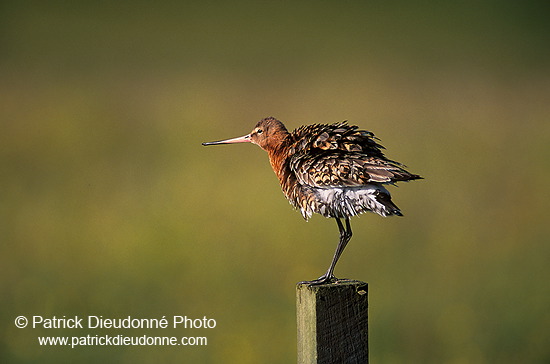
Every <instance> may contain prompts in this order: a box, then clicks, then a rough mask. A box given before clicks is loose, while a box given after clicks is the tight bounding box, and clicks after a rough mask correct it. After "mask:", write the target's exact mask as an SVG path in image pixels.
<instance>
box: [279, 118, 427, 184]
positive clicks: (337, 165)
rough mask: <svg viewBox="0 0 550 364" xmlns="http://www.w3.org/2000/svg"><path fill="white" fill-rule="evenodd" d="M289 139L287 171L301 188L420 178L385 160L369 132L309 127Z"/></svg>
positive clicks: (343, 127)
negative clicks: (290, 140)
mask: <svg viewBox="0 0 550 364" xmlns="http://www.w3.org/2000/svg"><path fill="white" fill-rule="evenodd" d="M293 135H294V137H295V139H294V140H296V143H295V145H294V146H293V148H292V150H291V155H292V157H291V160H290V169H291V170H292V171H293V172H294V174H295V175H296V178H297V179H298V181H299V182H300V183H302V184H307V185H310V186H314V187H344V186H362V185H366V184H369V183H393V182H397V181H408V180H411V179H417V178H420V177H419V176H417V175H413V174H411V173H409V172H407V171H406V170H405V169H404V168H403V167H402V166H401V165H400V164H399V163H397V162H394V161H391V160H389V159H387V158H386V157H385V156H384V154H383V152H382V149H383V147H382V146H381V145H380V144H378V143H377V142H376V141H375V137H374V135H373V134H372V133H371V132H368V131H365V130H357V127H356V126H349V125H347V124H346V123H345V122H343V123H337V124H331V125H309V126H306V127H302V128H300V129H297V130H296V131H294V132H293Z"/></svg>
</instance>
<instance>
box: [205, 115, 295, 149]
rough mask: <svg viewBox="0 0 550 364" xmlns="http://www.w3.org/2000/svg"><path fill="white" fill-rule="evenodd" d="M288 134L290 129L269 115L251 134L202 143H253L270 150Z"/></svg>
mask: <svg viewBox="0 0 550 364" xmlns="http://www.w3.org/2000/svg"><path fill="white" fill-rule="evenodd" d="M287 135H288V131H287V130H286V127H285V126H284V124H283V123H281V122H280V121H279V120H277V119H275V118H274V117H268V118H265V119H262V120H260V121H259V122H258V124H256V126H255V127H254V129H253V130H252V131H251V132H250V134H247V135H243V136H241V137H237V138H232V139H225V140H219V141H216V142H207V143H202V145H218V144H233V143H253V144H256V145H258V146H259V147H260V148H262V149H263V150H266V151H269V150H273V149H276V148H277V146H278V145H280V143H281V142H282V141H283V140H284V139H285V138H286V136H287Z"/></svg>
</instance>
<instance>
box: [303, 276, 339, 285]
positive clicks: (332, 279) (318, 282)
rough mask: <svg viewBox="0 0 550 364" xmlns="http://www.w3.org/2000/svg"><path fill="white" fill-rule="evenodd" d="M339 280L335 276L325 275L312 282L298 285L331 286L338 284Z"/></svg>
mask: <svg viewBox="0 0 550 364" xmlns="http://www.w3.org/2000/svg"><path fill="white" fill-rule="evenodd" d="M338 281H339V279H338V278H336V277H335V276H333V275H327V274H323V275H322V276H320V277H319V278H317V279H314V280H312V281H302V282H298V284H307V285H310V286H318V285H321V284H331V283H336V282H338Z"/></svg>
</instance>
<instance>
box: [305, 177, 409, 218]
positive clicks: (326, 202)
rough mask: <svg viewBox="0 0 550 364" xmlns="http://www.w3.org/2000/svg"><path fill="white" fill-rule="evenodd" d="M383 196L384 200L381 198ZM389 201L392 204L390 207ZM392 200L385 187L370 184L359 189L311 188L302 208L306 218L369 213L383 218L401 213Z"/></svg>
mask: <svg viewBox="0 0 550 364" xmlns="http://www.w3.org/2000/svg"><path fill="white" fill-rule="evenodd" d="M382 195H385V196H383V197H384V198H380V197H381V196H382ZM387 201H390V202H389V203H390V204H391V205H390V206H388V203H387ZM396 209H397V207H396V206H395V205H393V203H391V200H390V193H389V192H388V190H386V189H385V188H384V187H383V186H381V185H377V184H369V185H364V186H357V187H328V188H311V198H310V199H309V201H308V203H307V204H303V205H302V206H300V210H301V212H302V215H303V216H304V217H306V218H308V217H310V216H311V214H312V213H318V214H321V215H323V216H324V217H336V218H346V217H351V216H355V215H358V214H361V213H364V212H367V211H371V212H374V213H377V214H379V215H382V216H388V215H393V214H397V212H398V211H399V210H398V209H397V210H396Z"/></svg>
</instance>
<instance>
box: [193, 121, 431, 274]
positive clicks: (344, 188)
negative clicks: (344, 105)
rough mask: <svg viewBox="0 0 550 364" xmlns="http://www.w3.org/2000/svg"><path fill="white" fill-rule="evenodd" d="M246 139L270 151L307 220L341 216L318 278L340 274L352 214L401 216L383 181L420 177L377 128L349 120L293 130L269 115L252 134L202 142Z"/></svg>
mask: <svg viewBox="0 0 550 364" xmlns="http://www.w3.org/2000/svg"><path fill="white" fill-rule="evenodd" d="M244 142H251V143H254V144H256V145H258V146H260V147H261V148H262V149H264V150H265V151H267V153H268V155H269V161H270V163H271V166H272V168H273V171H274V172H275V174H276V175H277V177H278V179H279V182H280V184H281V187H282V190H283V193H284V195H285V196H286V198H287V199H288V200H289V201H290V203H291V204H292V205H293V206H294V207H296V208H297V209H299V210H300V212H301V213H302V216H303V217H304V218H305V219H306V220H307V219H309V218H310V217H311V215H312V214H313V213H318V214H321V215H323V216H325V217H329V218H335V219H336V222H337V224H338V228H339V230H340V242H339V244H338V247H337V249H336V252H335V254H334V258H333V260H332V263H331V265H330V267H329V269H328V271H327V272H326V273H325V274H324V275H323V276H321V277H320V278H319V279H317V280H315V281H311V282H314V283H325V282H329V281H333V280H335V279H336V278H335V277H334V275H333V271H334V266H335V265H336V262H337V261H338V259H339V257H340V255H341V254H342V251H343V250H344V248H345V246H346V244H347V243H348V242H349V240H350V239H351V234H352V232H351V225H350V223H349V218H350V217H351V216H354V215H357V214H360V213H363V212H367V211H371V212H375V213H377V214H379V215H382V216H391V215H398V216H402V214H401V211H400V210H399V208H398V207H397V206H396V205H395V204H394V203H393V202H392V201H391V195H390V193H389V192H388V190H387V189H386V188H385V187H384V185H386V184H394V183H396V182H401V181H410V180H414V179H419V178H421V177H420V176H418V175H416V174H412V173H409V172H407V171H406V170H405V169H404V166H403V165H401V164H400V163H398V162H395V161H392V160H390V159H388V158H386V156H385V155H384V153H383V152H382V149H384V147H383V146H381V145H380V144H378V142H377V138H376V137H375V136H374V134H373V133H371V132H369V131H365V130H359V129H358V127H357V126H352V125H348V124H347V122H340V123H335V124H313V125H307V126H302V127H300V128H298V129H296V130H294V131H292V132H289V131H288V130H287V129H286V127H285V126H284V124H283V123H281V122H280V121H279V120H277V119H275V118H273V117H268V118H265V119H262V120H261V121H260V122H258V124H256V126H255V127H254V129H253V130H252V132H251V133H250V134H247V135H245V136H242V137H239V138H234V139H227V140H221V141H218V142H210V143H203V145H216V144H231V143H244ZM341 219H345V226H344V224H343V223H342V221H341ZM311 282H309V283H311Z"/></svg>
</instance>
